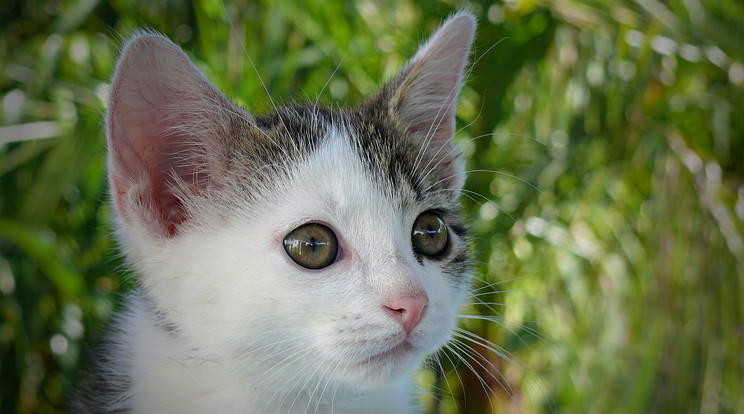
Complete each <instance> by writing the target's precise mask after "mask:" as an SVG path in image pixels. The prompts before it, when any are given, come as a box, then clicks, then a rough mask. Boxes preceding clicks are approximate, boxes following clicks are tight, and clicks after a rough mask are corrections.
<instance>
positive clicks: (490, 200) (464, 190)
mask: <svg viewBox="0 0 744 414" xmlns="http://www.w3.org/2000/svg"><path fill="white" fill-rule="evenodd" d="M462 192H463V193H468V194H474V195H477V196H480V197H483V199H484V200H486V201H489V202H491V203H493V204H494V205H495V206H496V207H498V208H499V210H501V211H503V212H504V213H505V214H506V215H507V216H509V218H510V219H512V221H513V222H515V223H516V222H517V219H515V218H514V216H512V215H511V214H509V212H508V211H507V210H506V209H505V208H504V207H502V206H501V204H499V203H497V202H496V201H494V200H493V199H491V198H488V197H486V196H484V195H483V194H481V193H479V192H477V191H471V190H468V189H466V188H463V189H462Z"/></svg>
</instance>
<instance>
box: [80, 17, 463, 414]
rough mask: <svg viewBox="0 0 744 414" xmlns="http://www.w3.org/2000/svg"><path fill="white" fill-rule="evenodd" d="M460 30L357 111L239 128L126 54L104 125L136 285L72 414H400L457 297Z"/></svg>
mask: <svg viewBox="0 0 744 414" xmlns="http://www.w3.org/2000/svg"><path fill="white" fill-rule="evenodd" d="M474 30H475V21H474V19H473V17H472V16H470V15H469V14H467V13H459V14H456V15H454V16H453V17H451V18H450V19H449V20H448V21H447V22H446V23H445V24H444V25H443V26H442V27H441V28H440V29H439V30H438V31H437V32H436V33H435V34H434V35H433V36H432V37H431V39H430V40H429V41H428V42H427V43H426V44H424V45H423V46H422V47H421V48H420V49H419V51H418V52H417V53H416V55H415V57H414V58H413V59H412V60H411V61H410V62H409V63H408V65H407V66H405V68H404V69H403V70H402V72H401V73H400V74H399V75H398V76H397V77H396V78H394V79H393V80H392V81H391V82H389V83H388V84H387V85H386V86H385V87H384V88H383V89H382V90H381V91H380V92H379V93H378V94H377V95H376V96H374V97H372V98H371V99H369V100H368V101H366V102H365V103H363V104H362V105H361V106H359V107H358V108H355V109H349V110H340V111H335V110H331V109H328V108H323V107H320V106H313V105H298V106H290V107H285V108H278V109H276V111H275V112H274V113H271V114H268V115H265V116H254V115H253V114H251V113H249V112H248V111H246V110H245V109H243V108H241V107H239V106H237V105H236V104H234V103H232V102H231V101H230V100H229V99H228V98H227V97H225V95H224V94H222V93H221V92H219V91H218V90H217V89H216V88H215V87H214V86H213V85H211V84H210V83H209V82H208V81H207V80H206V79H205V78H204V77H203V76H202V74H201V73H199V71H198V70H197V69H196V67H195V66H194V65H193V64H192V63H191V62H190V61H189V59H188V57H187V56H186V55H185V54H184V53H183V52H182V51H181V49H180V48H179V47H178V46H176V45H175V44H173V43H171V42H170V41H169V40H167V39H166V38H165V37H162V36H159V35H155V34H138V35H136V36H134V37H133V38H132V39H130V40H129V41H128V42H127V44H126V46H125V47H124V49H123V51H122V54H121V57H120V59H119V62H118V64H117V66H116V72H115V75H114V77H113V81H112V85H111V92H110V96H109V100H108V111H107V113H106V132H107V139H108V148H109V155H108V167H109V181H110V184H111V195H112V199H113V203H114V206H115V209H116V212H117V236H118V238H119V241H120V244H121V246H122V249H123V251H124V253H125V255H126V257H127V259H128V261H129V263H130V264H131V266H132V267H133V269H134V270H135V273H136V274H137V275H138V279H139V284H140V287H139V289H137V290H136V291H135V292H134V293H132V294H131V295H130V296H129V297H128V299H126V301H125V304H124V308H123V310H122V311H121V312H120V313H119V314H118V316H117V318H116V321H115V323H114V326H113V327H112V329H111V332H110V334H109V336H108V339H107V340H106V341H105V344H104V345H103V346H102V347H101V349H100V351H99V354H98V355H97V357H96V360H95V363H94V366H93V369H92V370H91V371H90V372H89V374H87V375H86V376H85V377H84V378H83V381H81V383H80V384H79V387H78V389H77V393H76V396H75V398H74V399H73V403H72V409H73V411H74V412H76V413H129V412H137V413H165V412H174V413H204V412H208V411H209V410H211V411H212V412H216V413H294V412H337V413H411V412H416V411H418V407H417V403H416V401H417V393H416V390H415V386H414V384H413V379H412V376H413V372H414V371H415V370H416V368H417V367H419V366H420V365H421V363H422V362H423V361H424V360H425V358H426V357H427V356H428V355H430V354H432V353H434V352H436V351H437V350H438V349H439V348H440V347H441V346H442V345H444V344H445V343H446V342H447V341H448V340H449V338H450V335H451V331H452V329H453V328H454V325H455V315H456V313H457V311H458V308H459V307H460V306H461V305H462V302H463V301H464V298H465V296H466V293H467V289H468V286H469V278H468V265H467V263H468V244H467V242H466V236H465V227H464V225H463V220H462V217H461V215H462V214H461V211H460V206H459V204H458V196H459V193H460V189H461V187H462V185H463V180H464V170H463V168H464V166H463V162H462V160H461V159H459V158H458V157H457V155H456V154H455V153H454V151H453V148H452V146H451V142H450V140H451V138H452V136H453V135H454V131H455V108H456V104H457V102H456V100H457V95H458V93H459V90H460V84H461V81H462V77H463V69H464V66H465V64H466V62H467V59H468V55H469V51H470V45H471V43H472V40H473V36H474Z"/></svg>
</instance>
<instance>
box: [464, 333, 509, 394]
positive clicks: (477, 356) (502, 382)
mask: <svg viewBox="0 0 744 414" xmlns="http://www.w3.org/2000/svg"><path fill="white" fill-rule="evenodd" d="M454 337H455V338H456V339H455V342H456V343H458V344H459V345H460V346H461V347H463V348H464V351H465V353H466V354H467V355H468V356H470V358H471V359H472V360H473V362H475V363H476V364H478V366H480V367H481V368H483V370H484V371H486V372H487V373H488V375H489V376H490V377H491V378H493V380H494V381H496V383H497V384H498V385H499V387H501V388H502V389H503V390H504V391H506V393H507V395H509V397H512V396H513V395H514V390H513V389H512V387H511V385H510V384H509V381H507V379H506V377H504V374H503V373H502V372H501V370H499V369H498V368H496V367H495V366H494V365H493V362H491V361H490V360H489V359H488V358H487V357H486V356H485V355H482V354H481V353H480V352H478V351H477V350H476V349H475V348H473V347H472V346H470V345H468V344H467V343H465V342H463V341H468V342H471V341H469V338H466V337H464V336H462V335H458V334H455V335H454ZM479 360H480V361H483V362H484V363H485V364H488V367H490V368H491V369H489V368H488V367H486V366H485V365H484V364H483V363H481V362H480V361H479ZM492 371H495V372H496V373H497V374H498V377H497V376H496V375H495V374H494V373H493V372H492ZM489 390H490V391H491V392H493V389H491V387H490V385H489ZM497 399H498V398H497ZM500 402H501V401H499V403H500Z"/></svg>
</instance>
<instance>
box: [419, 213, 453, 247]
mask: <svg viewBox="0 0 744 414" xmlns="http://www.w3.org/2000/svg"><path fill="white" fill-rule="evenodd" d="M447 237H448V232H447V225H446V224H444V220H442V218H441V217H439V215H437V214H436V213H432V212H426V213H422V214H421V215H419V216H418V217H417V218H416V221H415V222H414V223H413V230H412V232H411V243H412V244H413V250H414V251H415V252H416V253H418V254H422V255H424V256H429V257H436V256H439V255H440V254H442V252H444V249H445V248H446V247H447Z"/></svg>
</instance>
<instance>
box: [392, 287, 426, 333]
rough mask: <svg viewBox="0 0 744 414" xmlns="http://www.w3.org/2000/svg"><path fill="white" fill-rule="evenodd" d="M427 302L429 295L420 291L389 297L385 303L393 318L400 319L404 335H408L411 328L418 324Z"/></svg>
mask: <svg viewBox="0 0 744 414" xmlns="http://www.w3.org/2000/svg"><path fill="white" fill-rule="evenodd" d="M428 304H429V297H428V296H426V293H424V292H421V293H420V294H416V295H413V296H403V297H397V298H391V299H389V300H388V301H387V303H386V304H385V308H387V310H388V311H389V313H390V315H392V316H393V318H395V319H397V320H398V321H400V324H401V325H403V329H405V331H406V335H410V334H411V331H413V328H415V327H416V325H418V323H419V321H420V320H421V315H422V314H423V313H424V309H425V308H426V305H428Z"/></svg>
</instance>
